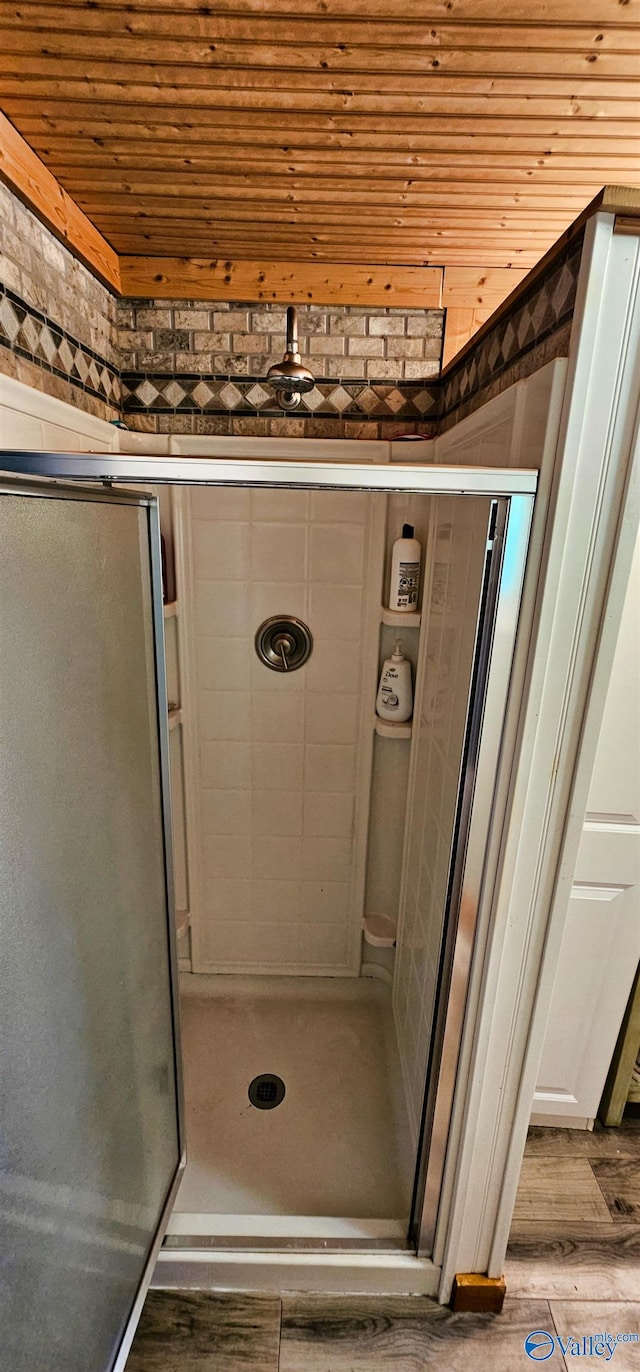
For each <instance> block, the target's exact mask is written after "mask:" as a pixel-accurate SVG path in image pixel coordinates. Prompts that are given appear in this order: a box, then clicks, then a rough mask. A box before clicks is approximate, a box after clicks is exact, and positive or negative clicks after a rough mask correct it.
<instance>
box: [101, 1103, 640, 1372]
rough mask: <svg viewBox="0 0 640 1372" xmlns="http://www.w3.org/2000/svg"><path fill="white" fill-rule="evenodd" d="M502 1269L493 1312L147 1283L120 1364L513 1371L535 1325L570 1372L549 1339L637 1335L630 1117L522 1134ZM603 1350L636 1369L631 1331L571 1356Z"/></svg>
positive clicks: (637, 1137) (206, 1370)
mask: <svg viewBox="0 0 640 1372" xmlns="http://www.w3.org/2000/svg"><path fill="white" fill-rule="evenodd" d="M505 1275H506V1278H507V1300H506V1303H505V1307H504V1310H503V1313H502V1314H501V1315H454V1314H453V1313H452V1312H451V1310H449V1309H447V1308H445V1307H443V1306H439V1305H438V1304H437V1303H436V1302H435V1301H431V1300H428V1299H427V1298H425V1297H419V1296H415V1297H393V1298H380V1297H360V1296H344V1297H322V1296H306V1297H304V1296H289V1297H284V1298H283V1299H282V1300H280V1299H279V1298H278V1297H275V1296H274V1297H271V1296H262V1297H260V1296H255V1297H248V1296H242V1295H233V1294H229V1293H225V1294H219V1293H213V1292H204V1291H180V1292H176V1291H152V1292H150V1294H149V1296H148V1297H147V1301H146V1304H145V1308H144V1311H143V1315H142V1319H141V1321H140V1326H139V1329H138V1333H137V1335H136V1338H135V1341H134V1344H133V1348H132V1350H131V1354H130V1356H129V1361H128V1363H127V1372H250V1369H251V1368H255V1369H257V1370H259V1372H390V1369H393V1372H435V1369H437V1370H438V1372H468V1369H473V1372H513V1369H515V1368H518V1367H522V1368H523V1369H524V1367H526V1366H529V1362H528V1360H527V1357H526V1354H525V1351H524V1341H525V1339H526V1337H527V1335H528V1334H530V1333H531V1332H532V1331H533V1330H541V1331H548V1337H549V1339H550V1341H553V1351H552V1352H551V1355H550V1356H549V1357H546V1358H545V1359H544V1361H545V1366H546V1367H548V1368H549V1369H554V1368H555V1369H557V1372H568V1369H569V1368H571V1367H575V1366H576V1365H577V1364H576V1361H575V1357H574V1356H572V1355H571V1353H570V1352H567V1354H566V1357H565V1356H564V1355H563V1352H562V1350H561V1347H560V1346H559V1344H558V1342H557V1339H558V1337H559V1338H561V1339H562V1341H563V1345H564V1346H565V1347H567V1346H568V1341H570V1340H571V1339H576V1340H580V1339H582V1338H583V1336H585V1335H586V1336H589V1335H594V1334H598V1333H602V1332H606V1333H608V1334H609V1335H612V1336H615V1335H617V1334H622V1335H625V1334H640V1120H637V1119H636V1120H628V1121H625V1123H624V1124H623V1125H622V1127H621V1128H620V1129H608V1130H605V1129H597V1130H596V1131H595V1132H594V1133H592V1134H587V1133H585V1132H583V1131H582V1130H557V1129H533V1130H531V1131H530V1137H529V1141H528V1144H527V1151H526V1157H525V1162H524V1165H523V1170H522V1178H521V1184H520V1190H519V1193H518V1202H517V1206H516V1211H515V1215H514V1223H513V1228H512V1233H511V1242H510V1244H509V1251H508V1254H507V1261H506V1264H505ZM550 1346H551V1345H550ZM612 1360H613V1367H614V1369H615V1372H640V1340H639V1341H638V1342H629V1343H627V1342H625V1343H621V1344H619V1345H617V1346H616V1347H615V1348H614V1349H613V1352H612V1353H611V1352H610V1355H609V1357H608V1358H605V1357H603V1355H602V1353H600V1354H598V1353H595V1352H594V1353H593V1354H592V1355H588V1353H587V1354H586V1355H584V1354H583V1355H581V1357H580V1362H579V1366H580V1367H583V1366H584V1367H585V1368H587V1367H595V1366H602V1364H603V1363H604V1362H605V1361H606V1362H609V1361H612ZM534 1361H535V1360H534Z"/></svg>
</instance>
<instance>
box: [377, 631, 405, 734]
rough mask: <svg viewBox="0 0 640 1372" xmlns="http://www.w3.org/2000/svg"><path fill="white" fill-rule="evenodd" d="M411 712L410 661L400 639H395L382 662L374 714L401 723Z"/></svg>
mask: <svg viewBox="0 0 640 1372" xmlns="http://www.w3.org/2000/svg"><path fill="white" fill-rule="evenodd" d="M412 712H413V687H412V685H411V663H410V662H408V661H407V659H406V657H405V656H404V654H403V652H402V645H401V643H400V640H399V639H397V641H396V644H395V647H394V649H393V652H392V654H391V657H388V658H387V659H386V661H385V662H383V664H382V674H381V677H380V685H379V687H378V695H377V698H376V714H377V715H379V717H380V719H388V720H390V721H391V722H392V723H396V724H403V723H405V721H406V720H408V719H411V715H412Z"/></svg>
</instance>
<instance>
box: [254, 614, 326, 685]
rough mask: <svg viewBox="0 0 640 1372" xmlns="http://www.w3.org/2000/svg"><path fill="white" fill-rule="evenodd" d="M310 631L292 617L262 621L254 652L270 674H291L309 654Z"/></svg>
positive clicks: (278, 617) (311, 642)
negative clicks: (268, 669) (269, 670)
mask: <svg viewBox="0 0 640 1372" xmlns="http://www.w3.org/2000/svg"><path fill="white" fill-rule="evenodd" d="M312 647H313V639H312V637H311V630H310V629H308V628H307V626H306V624H303V623H302V620H301V619H294V617H293V615H273V616H272V618H271V619H265V621H264V624H261V625H260V628H259V629H258V632H257V634H256V652H257V654H258V657H259V658H260V661H261V662H264V665H265V667H270V668H271V671H272V672H295V670H296V668H297V667H302V666H303V664H304V663H305V662H306V661H307V659H308V658H309V656H310V655H311V649H312Z"/></svg>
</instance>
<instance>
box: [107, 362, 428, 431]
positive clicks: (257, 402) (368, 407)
mask: <svg viewBox="0 0 640 1372" xmlns="http://www.w3.org/2000/svg"><path fill="white" fill-rule="evenodd" d="M438 404H439V387H438V385H437V383H431V384H428V383H426V382H424V381H418V382H411V383H409V382H406V381H403V382H401V383H399V384H398V383H396V382H388V381H372V380H364V379H361V380H349V381H339V382H336V381H318V382H316V385H315V386H314V388H313V390H312V391H308V392H307V393H306V395H303V396H302V397H301V401H300V405H299V406H298V408H297V409H296V410H295V411H294V413H295V415H297V416H298V417H305V416H314V417H317V418H333V419H340V418H349V419H362V420H365V419H372V420H377V419H396V420H417V421H420V420H423V419H426V418H427V417H428V418H429V419H431V418H434V417H435V416H436V415H437V413H438ZM122 407H123V412H124V414H125V415H127V416H132V417H133V416H135V415H142V414H144V415H169V414H170V415H177V414H199V415H228V414H234V415H256V416H258V417H261V416H264V417H269V416H270V417H274V418H282V417H283V411H282V410H281V408H280V406H279V405H278V403H277V401H276V399H275V395H274V391H273V389H272V388H271V387H270V386H268V385H267V384H266V383H265V379H264V377H260V376H249V377H220V376H214V375H207V374H203V373H202V372H200V373H193V372H192V373H180V374H176V373H162V372H159V373H158V372H156V373H148V372H123V373H122Z"/></svg>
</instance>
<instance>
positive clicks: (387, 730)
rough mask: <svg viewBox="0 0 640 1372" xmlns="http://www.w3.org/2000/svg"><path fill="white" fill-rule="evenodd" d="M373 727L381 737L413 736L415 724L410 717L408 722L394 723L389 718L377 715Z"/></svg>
mask: <svg viewBox="0 0 640 1372" xmlns="http://www.w3.org/2000/svg"><path fill="white" fill-rule="evenodd" d="M373 727H374V729H375V731H376V733H377V734H379V735H380V738H411V734H412V730H413V725H412V723H411V720H410V719H408V720H407V722H406V724H393V723H392V721H391V720H389V719H380V717H379V716H378V715H376V716H375V719H374V724H373Z"/></svg>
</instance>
